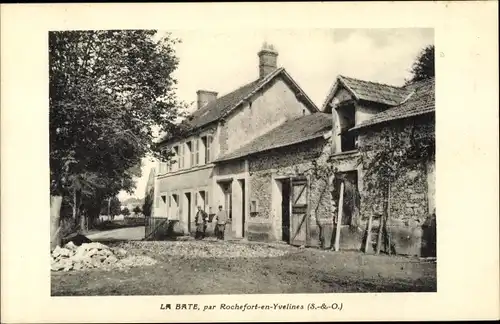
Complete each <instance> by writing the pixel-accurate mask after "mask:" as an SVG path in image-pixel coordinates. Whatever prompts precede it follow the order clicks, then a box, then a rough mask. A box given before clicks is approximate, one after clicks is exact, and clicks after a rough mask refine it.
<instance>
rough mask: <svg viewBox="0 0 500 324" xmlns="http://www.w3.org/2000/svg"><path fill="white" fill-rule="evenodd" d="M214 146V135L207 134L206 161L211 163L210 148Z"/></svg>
mask: <svg viewBox="0 0 500 324" xmlns="http://www.w3.org/2000/svg"><path fill="white" fill-rule="evenodd" d="M211 147H212V136H207V146H206V147H205V163H209V162H210V160H211V157H210V150H211Z"/></svg>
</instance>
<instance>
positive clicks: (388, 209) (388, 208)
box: [385, 183, 392, 255]
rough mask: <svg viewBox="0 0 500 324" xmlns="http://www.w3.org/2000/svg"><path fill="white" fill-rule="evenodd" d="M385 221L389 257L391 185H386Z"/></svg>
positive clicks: (390, 249) (390, 248) (390, 247)
mask: <svg viewBox="0 0 500 324" xmlns="http://www.w3.org/2000/svg"><path fill="white" fill-rule="evenodd" d="M386 217H387V218H386V220H385V232H386V234H387V245H388V246H389V250H388V252H389V255H390V254H392V246H391V233H390V228H391V183H389V184H388V191H387V216H386Z"/></svg>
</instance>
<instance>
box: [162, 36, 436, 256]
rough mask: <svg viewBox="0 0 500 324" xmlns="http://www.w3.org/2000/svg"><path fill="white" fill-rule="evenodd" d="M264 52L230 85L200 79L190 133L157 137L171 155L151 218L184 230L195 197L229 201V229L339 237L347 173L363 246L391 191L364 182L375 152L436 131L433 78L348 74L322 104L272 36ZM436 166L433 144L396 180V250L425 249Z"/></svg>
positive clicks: (354, 232)
mask: <svg viewBox="0 0 500 324" xmlns="http://www.w3.org/2000/svg"><path fill="white" fill-rule="evenodd" d="M258 57H259V61H258V62H259V64H258V71H259V77H258V79H256V80H255V81H253V82H250V83H248V84H246V85H244V86H242V87H239V88H238V89H236V90H235V91H233V92H231V93H229V94H226V95H224V96H221V97H218V94H217V92H215V91H204V90H200V91H198V92H197V95H198V109H197V110H196V111H195V112H194V113H192V114H191V115H190V116H189V117H188V118H187V119H186V120H185V121H184V123H185V125H186V126H187V128H188V133H187V134H188V135H187V136H185V137H183V138H175V139H174V138H166V139H164V140H163V141H161V142H160V145H161V147H162V148H163V150H164V151H165V152H166V153H167V152H171V153H172V154H173V158H171V160H170V161H169V162H168V163H160V165H159V167H158V173H157V175H156V178H155V203H154V208H153V216H155V217H154V218H155V219H168V220H169V221H170V220H173V221H175V224H177V225H176V226H177V229H176V230H175V231H176V232H182V233H184V234H187V233H189V232H192V231H193V230H194V224H193V222H194V213H195V211H196V206H201V207H202V208H203V209H204V210H205V211H206V212H207V213H209V214H211V215H213V214H214V213H215V211H216V210H217V207H218V206H219V205H222V206H223V208H224V210H226V211H227V212H228V215H229V218H230V225H228V227H227V229H226V230H227V236H228V237H230V238H233V239H248V240H259V241H284V242H287V243H290V244H294V245H306V246H321V247H323V248H330V247H331V246H332V243H333V241H334V239H335V235H334V232H336V231H335V229H336V223H337V219H338V212H339V210H340V208H339V201H340V195H339V191H340V190H339V186H340V183H342V184H343V188H344V195H343V204H342V211H343V212H342V216H341V221H340V224H339V228H340V233H341V236H340V248H341V249H355V250H359V249H361V248H362V247H363V240H365V236H366V232H367V230H366V225H367V219H368V218H369V217H370V215H372V216H374V224H375V226H374V229H376V228H377V226H378V223H377V222H379V220H380V219H381V217H380V215H381V214H382V213H383V206H384V198H383V197H381V192H382V191H381V190H380V189H377V188H375V189H374V188H370V187H369V186H368V185H366V186H365V182H366V183H369V182H370V179H372V178H371V177H376V176H377V175H373V174H372V175H370V176H368V175H369V165H370V157H371V158H373V156H374V155H375V153H376V152H378V151H380V150H383V149H384V148H386V147H387V146H389V147H390V146H391V145H396V143H399V142H405V141H406V142H409V141H410V140H415V139H416V138H424V137H425V138H432V139H433V138H434V81H433V80H430V81H426V82H421V83H417V84H413V85H409V86H405V87H396V86H390V85H385V84H379V83H374V82H368V81H362V80H357V79H353V78H348V77H345V76H339V77H338V78H337V79H336V81H335V83H334V85H333V87H332V89H331V91H330V92H329V94H328V96H327V98H326V100H325V102H324V105H323V108H322V111H320V110H318V109H317V107H316V106H315V105H314V103H313V102H312V101H311V100H310V99H309V97H308V96H307V95H306V94H305V93H304V92H303V91H302V89H301V88H300V87H299V86H298V84H297V83H296V82H295V81H294V79H293V78H292V77H291V76H290V75H289V74H288V73H287V72H286V70H285V69H284V68H278V67H277V57H278V53H277V52H276V50H275V49H274V48H273V47H272V46H268V45H265V46H264V47H263V48H262V50H261V51H260V52H259V53H258ZM362 157H363V159H362ZM434 169H435V168H434V158H433V156H432V157H429V159H428V160H426V161H419V163H416V164H414V165H412V166H408V169H405V170H404V172H402V173H401V176H400V177H399V178H397V179H396V180H395V181H394V182H393V183H392V187H391V188H392V190H391V199H390V201H391V203H390V208H389V211H390V214H391V229H392V230H391V233H392V238H393V240H392V243H393V245H394V247H395V249H396V252H397V253H401V254H417V255H419V254H421V250H422V247H423V246H425V245H426V244H425V243H426V242H425V238H424V239H422V237H423V236H425V235H424V234H423V233H422V232H423V231H425V226H426V224H427V223H426V222H428V216H429V214H430V213H432V212H433V211H434V183H435V181H434V173H435V171H434ZM163 223H168V222H163ZM153 227H154V224H153ZM212 229H213V226H210V227H209V231H210V230H212Z"/></svg>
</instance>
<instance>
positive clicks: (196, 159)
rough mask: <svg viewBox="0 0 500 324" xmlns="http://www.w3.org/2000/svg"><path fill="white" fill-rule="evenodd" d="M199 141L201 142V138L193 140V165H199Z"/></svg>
mask: <svg viewBox="0 0 500 324" xmlns="http://www.w3.org/2000/svg"><path fill="white" fill-rule="evenodd" d="M200 141H201V138H197V139H195V140H194V144H195V154H196V157H195V160H194V164H195V165H198V164H200Z"/></svg>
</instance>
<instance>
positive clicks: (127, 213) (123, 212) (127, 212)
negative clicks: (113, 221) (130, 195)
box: [122, 207, 130, 216]
mask: <svg viewBox="0 0 500 324" xmlns="http://www.w3.org/2000/svg"><path fill="white" fill-rule="evenodd" d="M122 214H123V216H129V215H130V210H128V208H127V207H125V208H123V209H122Z"/></svg>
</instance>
